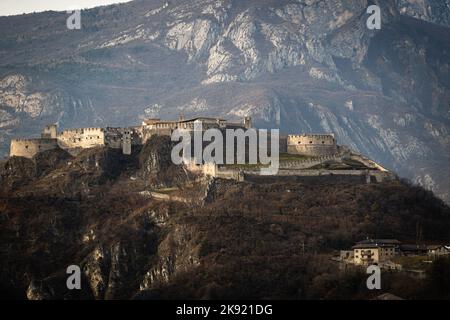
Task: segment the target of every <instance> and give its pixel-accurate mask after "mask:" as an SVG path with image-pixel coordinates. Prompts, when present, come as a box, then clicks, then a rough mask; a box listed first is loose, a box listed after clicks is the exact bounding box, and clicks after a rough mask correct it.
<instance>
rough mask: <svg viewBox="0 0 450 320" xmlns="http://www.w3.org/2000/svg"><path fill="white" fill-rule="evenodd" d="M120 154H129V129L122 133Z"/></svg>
mask: <svg viewBox="0 0 450 320" xmlns="http://www.w3.org/2000/svg"><path fill="white" fill-rule="evenodd" d="M122 153H123V154H126V155H130V154H131V131H130V130H129V129H125V130H124V132H123V133H122Z"/></svg>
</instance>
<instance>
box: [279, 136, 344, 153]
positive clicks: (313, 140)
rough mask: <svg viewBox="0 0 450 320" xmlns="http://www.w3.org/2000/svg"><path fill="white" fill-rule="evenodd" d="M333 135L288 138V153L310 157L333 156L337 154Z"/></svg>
mask: <svg viewBox="0 0 450 320" xmlns="http://www.w3.org/2000/svg"><path fill="white" fill-rule="evenodd" d="M337 151H338V150H337V144H336V139H335V138H334V135H333V134H303V135H289V136H288V137H287V152H288V153H290V154H299V155H308V156H332V155H334V154H336V153H337Z"/></svg>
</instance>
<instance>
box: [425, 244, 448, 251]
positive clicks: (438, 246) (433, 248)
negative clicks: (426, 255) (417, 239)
mask: <svg viewBox="0 0 450 320" xmlns="http://www.w3.org/2000/svg"><path fill="white" fill-rule="evenodd" d="M440 248H445V249H447V250H449V249H450V247H448V246H444V245H442V244H432V245H429V246H427V249H428V250H437V249H440Z"/></svg>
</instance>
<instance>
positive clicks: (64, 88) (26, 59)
mask: <svg viewBox="0 0 450 320" xmlns="http://www.w3.org/2000/svg"><path fill="white" fill-rule="evenodd" d="M375 3H378V4H379V5H380V7H381V10H382V28H381V30H369V29H367V27H366V20H367V18H368V17H369V15H368V14H367V13H366V9H367V7H368V5H369V2H368V1H366V0H349V1H323V0H304V1H301V0H300V1H294V0H282V1H271V0H265V1H238V0H226V1H213V0H201V1H200V0H197V1H183V0H178V1H170V2H166V1H133V2H130V3H127V4H123V5H117V6H108V7H102V8H97V9H92V10H87V11H84V12H83V13H82V25H83V27H82V29H81V30H79V31H69V30H67V29H66V28H65V19H66V18H67V15H65V14H63V13H52V12H49V13H42V14H36V15H27V16H17V17H8V18H0V26H1V28H0V29H1V30H2V31H0V32H1V35H2V37H1V39H2V40H1V42H0V45H1V47H2V50H1V51H0V57H1V59H0V61H1V65H0V67H1V68H0V78H1V82H0V120H1V123H0V130H1V131H0V139H1V140H2V141H3V143H2V150H3V152H4V153H6V152H7V149H8V141H9V139H10V138H11V137H12V136H15V135H28V134H30V133H32V134H37V133H38V132H39V126H41V125H42V124H44V123H45V122H50V121H58V122H59V123H60V125H61V126H62V127H74V126H87V125H105V126H106V125H131V124H136V123H139V121H140V119H141V118H144V117H153V116H158V117H169V118H176V117H178V115H179V114H180V113H183V114H184V115H186V116H190V115H198V114H204V115H219V116H222V117H227V118H240V117H242V116H244V115H251V116H252V117H253V118H254V123H255V124H256V125H258V126H265V127H280V128H281V129H282V130H283V131H285V132H334V133H335V134H336V136H337V139H338V141H339V142H340V143H341V144H347V145H349V146H351V147H352V148H354V149H357V150H359V151H360V152H362V153H364V154H367V155H368V156H370V157H371V158H373V159H375V160H376V161H378V162H381V163H383V164H384V165H385V166H387V167H389V168H390V169H393V170H395V171H397V172H398V173H399V174H400V175H402V176H406V177H408V178H410V179H412V180H414V181H416V182H418V183H421V184H422V185H424V186H426V187H427V188H429V189H431V190H433V191H435V192H436V193H437V194H439V195H440V196H441V197H443V198H444V199H447V200H448V199H450V198H449V197H450V194H449V190H450V182H449V181H450V179H449V173H448V172H447V170H446V169H445V168H446V166H447V164H448V161H449V157H450V150H449V141H450V135H449V130H450V128H449V121H450V103H449V100H450V83H449V81H448V79H450V77H449V64H450V47H449V43H450V42H449V36H448V34H449V32H448V31H449V30H448V28H449V25H450V8H449V1H448V0H446V1H436V0H425V1H408V0H396V1H375ZM13 25H14V26H18V27H14V28H13V27H12V26H13Z"/></svg>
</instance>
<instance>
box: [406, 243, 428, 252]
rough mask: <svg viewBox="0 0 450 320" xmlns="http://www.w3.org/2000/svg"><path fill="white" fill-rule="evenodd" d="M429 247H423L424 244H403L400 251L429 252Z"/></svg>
mask: <svg viewBox="0 0 450 320" xmlns="http://www.w3.org/2000/svg"><path fill="white" fill-rule="evenodd" d="M427 249H428V248H427V246H426V245H422V244H419V245H417V244H402V245H400V250H402V251H418V250H419V251H420V250H427Z"/></svg>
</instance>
